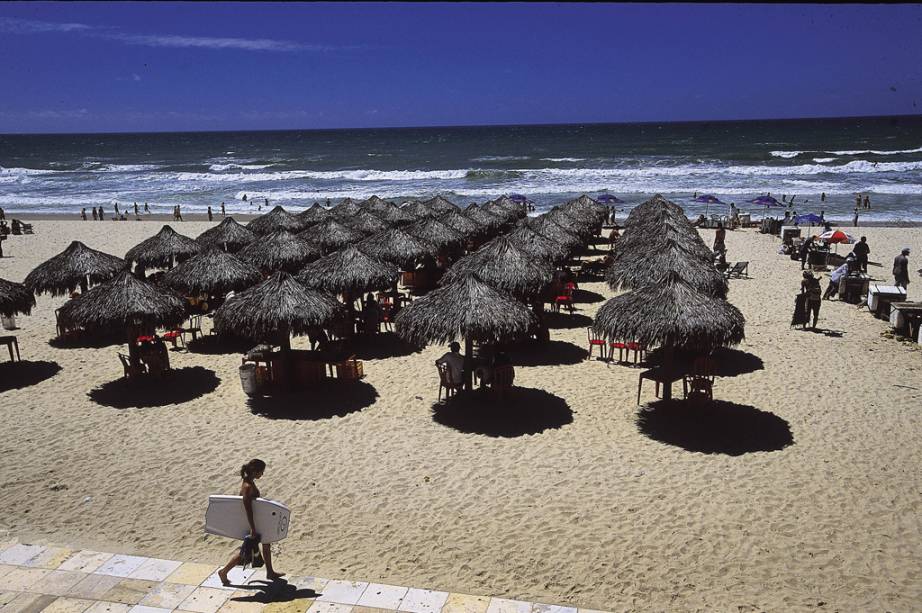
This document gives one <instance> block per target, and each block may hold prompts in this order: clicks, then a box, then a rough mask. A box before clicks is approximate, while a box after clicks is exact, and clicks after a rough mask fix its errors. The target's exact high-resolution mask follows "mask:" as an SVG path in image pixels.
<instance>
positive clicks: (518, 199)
mask: <svg viewBox="0 0 922 613" xmlns="http://www.w3.org/2000/svg"><path fill="white" fill-rule="evenodd" d="M508 198H509V200H512V201H513V202H528V198H526V197H525V196H523V195H522V194H509V196H508Z"/></svg>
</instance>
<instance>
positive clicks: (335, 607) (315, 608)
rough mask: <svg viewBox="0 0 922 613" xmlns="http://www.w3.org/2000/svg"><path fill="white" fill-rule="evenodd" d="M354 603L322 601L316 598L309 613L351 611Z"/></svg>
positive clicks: (341, 612) (343, 612)
mask: <svg viewBox="0 0 922 613" xmlns="http://www.w3.org/2000/svg"><path fill="white" fill-rule="evenodd" d="M351 611H352V605H349V604H339V603H338V602H321V601H319V600H315V601H314V604H312V605H311V606H310V608H309V609H308V610H307V613H350V612H351Z"/></svg>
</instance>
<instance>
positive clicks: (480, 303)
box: [394, 275, 536, 389]
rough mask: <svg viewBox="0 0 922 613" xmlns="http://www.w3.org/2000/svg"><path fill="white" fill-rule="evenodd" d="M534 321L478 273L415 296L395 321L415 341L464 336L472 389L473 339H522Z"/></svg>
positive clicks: (400, 333)
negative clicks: (417, 297)
mask: <svg viewBox="0 0 922 613" xmlns="http://www.w3.org/2000/svg"><path fill="white" fill-rule="evenodd" d="M535 323H536V322H535V317H534V315H533V314H532V312H531V310H530V309H529V308H528V307H527V306H526V305H525V304H523V303H521V302H519V301H518V300H516V299H515V298H513V297H512V296H510V295H509V294H507V293H505V292H502V291H500V290H497V289H494V288H493V287H490V285H488V284H486V283H484V282H483V281H480V280H479V279H477V277H476V276H474V275H465V276H463V277H461V278H459V279H457V280H456V281H455V282H454V283H451V284H449V285H445V286H443V287H440V288H439V289H436V290H433V291H431V292H429V293H428V294H426V295H425V296H423V297H422V298H419V299H418V300H414V301H413V302H412V303H410V304H409V305H407V306H406V307H404V308H403V310H402V311H400V313H399V314H398V315H397V317H396V318H395V319H394V324H395V326H396V330H397V334H398V336H400V337H401V338H403V339H405V340H407V341H409V342H411V343H413V344H415V345H425V344H426V343H447V342H448V341H452V340H454V339H456V338H461V337H463V338H464V344H465V350H464V353H465V369H464V370H465V385H466V387H467V389H470V388H471V373H472V369H471V357H472V353H473V341H475V340H476V341H502V340H511V339H515V338H519V337H522V336H524V335H525V334H527V333H528V331H529V329H531V328H532V326H534V325H535Z"/></svg>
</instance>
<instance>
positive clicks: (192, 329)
mask: <svg viewBox="0 0 922 613" xmlns="http://www.w3.org/2000/svg"><path fill="white" fill-rule="evenodd" d="M180 330H181V331H182V332H189V333H191V334H192V340H195V339H196V335H197V334H202V335H203V336H204V334H203V333H202V316H201V315H193V316H192V317H190V318H189V327H188V328H180ZM185 344H186V341H185V340H183V345H185ZM174 346H175V343H174Z"/></svg>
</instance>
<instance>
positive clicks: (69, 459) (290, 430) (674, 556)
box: [0, 220, 922, 611]
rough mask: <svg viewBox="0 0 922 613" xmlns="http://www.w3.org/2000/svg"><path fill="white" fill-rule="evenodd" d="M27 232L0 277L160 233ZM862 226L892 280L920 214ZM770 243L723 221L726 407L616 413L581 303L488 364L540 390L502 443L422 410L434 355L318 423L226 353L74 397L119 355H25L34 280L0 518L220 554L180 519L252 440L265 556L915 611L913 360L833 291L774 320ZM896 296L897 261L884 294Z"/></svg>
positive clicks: (198, 514) (466, 582) (608, 376)
mask: <svg viewBox="0 0 922 613" xmlns="http://www.w3.org/2000/svg"><path fill="white" fill-rule="evenodd" d="M34 225H35V231H36V234H35V235H34V236H26V237H18V236H17V237H12V238H11V239H10V240H8V241H5V242H4V250H5V251H6V253H7V255H8V256H12V257H7V258H5V259H3V260H0V277H3V278H6V279H11V280H15V281H21V280H22V279H23V278H24V277H25V275H26V274H27V273H28V272H29V271H30V270H31V269H32V268H33V267H34V266H35V265H37V264H38V263H40V262H42V261H44V260H45V259H47V258H48V257H50V256H52V255H54V254H56V253H58V252H60V251H61V250H62V249H63V248H64V247H66V245H67V244H68V241H70V240H72V239H79V240H82V241H84V242H85V243H87V244H88V245H89V246H91V247H95V248H99V249H103V250H106V251H108V252H111V253H114V254H117V255H123V254H124V252H125V251H126V250H127V249H128V248H129V247H131V246H132V245H134V244H136V243H137V242H139V241H140V240H142V239H143V238H146V237H148V236H150V235H152V234H154V233H155V232H156V231H157V230H159V228H160V224H159V223H150V222H144V223H125V224H117V225H114V224H112V223H111V222H106V223H105V224H102V223H96V224H93V223H90V222H87V223H81V222H73V221H43V220H40V221H36V222H35V224H34ZM207 226H208V224H207V223H200V222H194V223H193V222H185V223H182V224H177V227H178V229H179V230H180V231H181V232H184V233H187V234H189V235H196V234H198V233H199V232H201V231H203V230H204V229H205V228H206V227H207ZM861 232H862V233H866V234H867V236H868V239H869V241H870V244H871V248H872V254H871V259H872V261H880V262H883V267H882V268H875V267H872V268H871V272H872V274H874V276H876V277H878V278H880V279H885V280H890V279H891V277H890V274H889V273H890V262H891V261H892V258H893V256H894V255H895V254H896V253H897V252H898V251H899V248H900V247H902V246H903V245H911V246H912V247H913V250H914V251H913V256H912V258H911V261H912V262H913V266H912V268H913V269H916V268H918V267H919V261H920V257H922V230H919V229H911V228H900V229H896V228H893V229H887V228H869V229H867V230H862V231H861ZM703 234H704V235H705V236H704V237H705V240H706V241H708V242H710V241H711V240H712V239H713V233H712V232H710V231H704V232H703ZM778 244H779V243H778V240H777V239H776V238H772V237H770V236H767V235H761V234H758V233H757V232H756V231H755V230H745V231H736V232H730V233H729V235H728V238H727V245H728V248H729V250H730V252H729V256H730V259H731V260H737V259H746V260H750V261H751V265H750V273H751V275H752V279H749V280H745V279H743V280H734V281H732V282H731V291H730V300H731V301H732V302H733V303H734V304H736V305H737V306H738V307H739V308H740V309H741V310H742V311H743V313H744V315H745V316H746V319H747V328H746V335H747V338H746V341H745V342H744V343H743V344H742V345H741V346H740V347H739V351H740V352H742V353H740V354H734V358H733V359H731V360H726V361H725V363H726V364H727V367H728V368H735V369H736V370H739V371H743V374H739V375H738V376H735V377H724V378H720V379H719V380H718V382H717V384H716V388H715V395H716V397H717V398H719V399H721V400H723V401H726V402H727V403H734V404H733V405H731V406H721V407H718V410H714V411H710V412H703V413H691V414H690V412H688V411H683V412H680V413H675V412H666V411H663V410H656V411H653V412H651V413H644V412H643V411H641V410H639V409H638V407H637V406H636V405H635V400H636V393H637V375H638V370H637V369H634V368H630V367H626V366H618V365H615V364H608V363H605V362H601V361H596V360H592V361H586V360H585V359H583V358H584V355H585V347H586V329H585V323H586V320H583V319H582V318H585V317H592V315H593V313H594V312H595V310H596V309H597V308H598V306H599V304H601V302H595V303H588V304H579V305H578V307H579V311H578V314H579V316H580V318H579V319H576V320H575V324H574V325H576V327H574V328H570V329H555V330H553V331H552V338H553V341H554V343H553V345H552V349H551V350H548V351H544V352H540V351H533V352H528V353H527V354H526V355H524V356H523V355H519V356H514V358H515V359H517V360H518V363H519V364H521V363H522V361H523V360H527V362H528V363H529V364H532V365H530V366H521V365H520V366H519V367H518V368H517V378H516V384H517V385H520V386H523V387H525V388H533V389H534V390H543V392H540V391H531V392H529V393H530V394H531V395H530V396H529V397H528V398H529V405H530V406H529V407H528V409H529V410H528V411H526V412H525V413H524V414H522V415H521V416H520V418H519V422H518V423H521V424H522V428H521V429H522V430H525V431H526V432H528V433H526V434H521V435H519V434H520V433H518V432H514V431H513V430H514V429H515V428H514V427H513V428H511V429H510V427H504V426H503V425H502V423H501V422H498V421H495V420H494V419H492V418H491V416H489V415H488V416H487V417H486V418H484V417H482V416H481V418H480V419H476V418H475V417H472V416H471V414H469V413H466V412H462V413H454V414H449V415H445V414H441V413H440V414H439V415H438V416H434V415H433V409H432V405H433V402H434V401H435V398H436V392H437V388H438V381H437V376H436V372H435V369H434V367H433V365H432V363H433V360H434V359H435V358H436V357H438V355H440V354H441V353H442V352H443V351H444V348H441V347H429V348H427V349H425V350H424V351H422V352H421V353H409V354H407V353H406V352H404V355H399V356H397V357H388V358H386V359H367V360H366V362H365V372H366V373H367V378H366V379H365V381H364V383H363V384H361V385H360V386H357V387H356V388H355V391H354V393H353V394H352V395H351V396H350V397H349V399H348V400H349V402H350V403H351V404H350V406H349V407H347V408H345V409H344V410H341V411H340V413H343V414H341V415H332V413H334V412H335V411H334V410H332V409H331V408H330V407H331V405H334V404H337V402H338V401H336V399H330V398H313V399H311V398H310V397H308V398H307V399H305V400H303V402H302V406H299V407H294V408H296V409H298V410H297V411H294V413H295V417H296V418H294V419H278V418H276V419H270V418H267V417H265V416H261V415H258V414H254V413H253V412H252V411H251V409H250V407H249V405H248V403H247V399H246V397H245V396H244V394H243V392H242V391H241V386H240V383H239V379H238V375H237V366H238V365H239V364H240V357H239V355H238V354H228V355H201V354H193V353H188V352H184V351H178V352H172V353H171V354H170V356H171V360H172V364H173V367H174V368H177V369H187V368H193V367H198V368H201V369H205V371H204V372H203V373H199V375H197V376H195V371H182V370H180V371H178V373H177V377H178V380H179V382H178V383H173V384H172V387H171V390H170V391H171V392H172V393H174V394H176V395H177V397H182V396H186V397H191V399H189V400H187V401H184V402H181V403H179V404H167V405H165V406H151V407H145V408H117V407H113V406H106V404H104V403H113V402H115V403H116V404H118V402H119V401H118V399H117V398H116V399H113V398H111V397H107V396H106V394H105V391H106V389H107V388H101V387H100V386H104V385H105V384H107V383H109V382H112V381H114V380H117V379H118V378H119V377H121V375H122V368H121V365H120V364H119V362H118V360H117V358H116V355H115V354H116V351H117V347H115V346H109V347H101V348H78V349H61V348H55V347H52V346H50V345H49V344H48V340H49V339H51V338H52V337H53V336H54V334H55V326H54V314H53V311H54V309H55V308H56V307H58V306H60V304H61V303H62V302H63V299H61V298H56V299H52V298H50V297H47V296H43V297H41V298H40V299H39V302H38V308H37V309H36V310H35V311H34V312H33V314H32V316H30V317H20V318H19V324H20V326H21V328H22V329H21V330H19V331H17V332H16V334H17V335H18V337H19V342H20V348H21V351H22V353H23V358H24V359H25V360H32V361H47V362H53V363H55V364H57V365H59V366H60V371H59V372H57V373H56V374H54V375H53V376H51V377H50V378H46V379H44V380H42V381H40V382H38V383H36V384H34V385H30V386H28V387H24V388H21V389H8V388H9V387H10V386H11V385H12V384H11V379H12V377H11V375H9V373H10V372H11V371H10V370H2V371H0V372H2V377H3V379H2V380H0V389H3V390H6V391H2V392H0V417H2V420H3V433H4V436H3V437H2V439H0V508H2V509H3V513H2V515H0V530H2V529H8V530H10V531H11V532H12V533H13V534H14V535H17V536H20V537H21V538H23V539H29V538H36V539H47V540H52V541H57V542H66V543H71V544H74V545H78V546H82V547H110V548H112V547H114V548H118V549H119V550H120V551H126V552H135V553H141V554H145V555H153V556H159V557H166V558H174V559H187V560H191V559H195V560H210V561H211V562H213V563H219V562H223V561H224V560H225V558H226V556H227V554H228V552H229V551H230V550H231V549H232V547H233V544H232V542H230V541H229V540H227V539H222V538H218V537H212V536H206V535H204V534H203V533H202V518H203V515H204V508H205V503H206V500H207V496H208V495H209V494H213V493H235V492H236V488H237V484H238V479H237V476H236V471H237V468H238V467H239V465H240V464H241V463H242V462H243V461H244V460H246V459H248V458H249V457H251V456H257V457H261V458H263V459H265V460H266V461H267V462H268V470H267V472H266V476H265V477H264V479H263V480H262V481H261V482H260V487H261V489H262V491H263V492H264V494H265V495H266V496H268V497H271V498H275V499H278V500H283V501H285V502H287V503H288V504H289V505H290V506H291V508H292V510H293V518H294V523H293V526H292V532H291V535H290V537H289V539H288V540H286V541H284V542H283V543H281V548H280V549H281V551H280V553H279V554H278V564H277V565H278V566H279V567H280V568H281V569H283V570H285V569H286V568H294V569H297V570H299V571H302V572H310V573H314V574H316V575H319V576H327V577H348V578H352V579H357V580H359V579H361V580H371V581H377V582H383V583H393V584H402V585H407V584H413V585H427V586H431V587H433V588H438V589H445V590H454V591H462V592H468V593H477V594H495V595H503V596H508V597H512V598H521V599H525V600H538V601H543V602H557V603H574V604H578V605H580V606H583V607H595V608H600V609H610V610H721V611H722V610H734V611H737V610H739V611H748V610H773V611H795V610H812V609H814V608H816V607H822V609H821V610H829V611H834V610H840V611H858V610H891V611H909V610H918V608H919V603H920V602H922V553H920V552H922V522H920V517H922V509H920V501H922V471H920V470H919V467H920V465H922V453H920V446H919V442H918V441H919V440H920V438H922V418H920V410H922V408H920V407H922V402H920V401H922V377H920V371H922V353H920V351H919V347H918V346H917V345H910V344H908V343H903V342H900V341H898V340H895V339H892V338H887V337H886V336H885V332H886V331H887V330H888V329H889V326H888V325H887V324H886V322H883V321H879V320H876V319H874V318H873V317H872V316H871V315H869V314H868V313H867V312H866V311H859V310H857V309H856V308H855V307H854V306H852V305H848V304H844V303H838V302H824V303H823V306H822V312H821V317H820V325H821V327H823V328H825V329H827V330H829V331H831V332H830V333H827V334H817V333H811V332H801V331H795V330H791V329H790V328H789V326H788V324H789V321H790V316H791V307H792V301H793V295H794V293H795V292H796V291H797V287H798V283H799V277H800V270H799V266H798V265H797V263H795V262H792V261H791V260H789V259H788V258H786V257H783V256H780V255H777V254H776V249H777V247H778ZM846 250H847V247H840V248H839V251H840V252H844V251H846ZM825 284H826V280H824V281H823V285H824V287H825ZM583 288H584V289H587V290H591V291H593V292H598V293H599V294H602V295H603V296H605V297H606V298H607V297H609V296H610V295H611V292H610V291H609V290H608V289H607V288H606V287H605V286H604V285H603V284H601V283H596V284H585V285H583ZM920 291H922V279H919V278H918V276H917V275H915V273H913V284H912V285H911V286H910V297H912V296H913V295H916V296H918V295H919V292H920ZM299 342H300V343H303V340H302V341H299ZM184 373H185V374H189V373H191V374H192V375H194V377H188V376H186V377H185V378H184ZM211 373H213V374H211ZM215 378H217V380H219V382H218V381H216V380H215ZM190 380H191V381H192V384H191V385H190V384H189V381H190ZM196 381H199V382H200V383H196ZM212 388H214V389H212ZM644 398H645V399H646V400H649V399H651V398H652V386H651V385H649V384H648V385H647V387H646V389H645V391H644ZM289 408H292V407H289ZM340 408H342V407H340ZM640 415H645V416H646V420H645V425H641V424H640V423H639V416H640ZM715 424H722V425H723V428H722V429H718V428H717V427H715ZM514 425H515V424H513V426H514ZM702 425H703V427H702ZM507 426H508V424H507ZM696 431H697V433H696ZM694 449H709V450H711V451H716V452H715V453H702V452H698V451H694ZM756 449H763V450H764V451H755V450H756Z"/></svg>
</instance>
